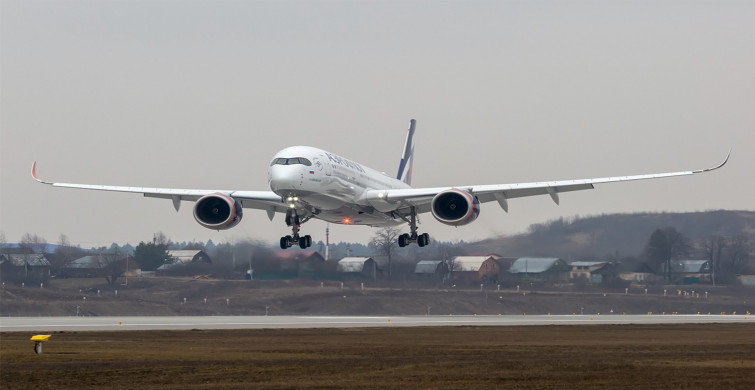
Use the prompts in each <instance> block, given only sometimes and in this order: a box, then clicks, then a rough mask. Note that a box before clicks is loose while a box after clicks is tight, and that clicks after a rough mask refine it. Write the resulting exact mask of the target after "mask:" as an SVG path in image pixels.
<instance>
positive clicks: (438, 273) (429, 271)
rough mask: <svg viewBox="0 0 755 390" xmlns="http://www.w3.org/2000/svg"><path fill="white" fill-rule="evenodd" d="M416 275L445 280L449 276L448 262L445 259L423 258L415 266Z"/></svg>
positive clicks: (440, 280) (433, 279)
mask: <svg viewBox="0 0 755 390" xmlns="http://www.w3.org/2000/svg"><path fill="white" fill-rule="evenodd" d="M414 275H415V276H417V277H418V278H420V279H423V280H428V281H439V282H445V281H446V280H447V279H448V276H449V269H448V264H447V263H446V262H445V261H443V260H421V261H419V262H417V264H416V265H415V266H414Z"/></svg>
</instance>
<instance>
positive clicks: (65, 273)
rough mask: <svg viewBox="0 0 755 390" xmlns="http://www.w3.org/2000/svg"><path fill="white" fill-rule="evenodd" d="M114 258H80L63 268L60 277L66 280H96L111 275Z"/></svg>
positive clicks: (93, 256)
mask: <svg viewBox="0 0 755 390" xmlns="http://www.w3.org/2000/svg"><path fill="white" fill-rule="evenodd" d="M114 261H115V258H114V257H113V256H106V255H89V256H84V257H79V258H78V259H75V260H72V261H70V262H68V263H67V264H66V265H64V266H63V268H61V270H60V275H61V276H62V277H66V278H94V277H100V276H108V275H110V274H111V269H110V264H111V263H113V262H114Z"/></svg>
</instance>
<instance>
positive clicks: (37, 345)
mask: <svg viewBox="0 0 755 390" xmlns="http://www.w3.org/2000/svg"><path fill="white" fill-rule="evenodd" d="M50 337H52V335H51V334H38V335H35V336H31V339H30V340H31V341H33V342H34V352H35V353H36V354H37V355H41V354H42V343H43V342H45V341H48V340H50Z"/></svg>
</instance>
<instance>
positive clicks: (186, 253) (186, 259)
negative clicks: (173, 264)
mask: <svg viewBox="0 0 755 390" xmlns="http://www.w3.org/2000/svg"><path fill="white" fill-rule="evenodd" d="M168 256H170V257H172V258H174V259H176V261H178V262H181V263H183V264H190V263H198V262H205V263H212V260H210V256H208V255H207V253H205V252H204V251H202V250H194V249H182V250H173V251H168Z"/></svg>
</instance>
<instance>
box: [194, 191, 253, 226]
mask: <svg viewBox="0 0 755 390" xmlns="http://www.w3.org/2000/svg"><path fill="white" fill-rule="evenodd" d="M243 214H244V213H243V209H242V208H241V203H239V201H237V200H235V199H233V198H231V197H230V196H227V195H223V194H220V193H214V194H209V195H205V196H203V197H201V198H199V200H198V201H197V204H196V205H194V219H196V220H197V222H199V224H200V225H202V226H204V227H206V228H208V229H213V230H225V229H230V228H232V227H234V226H236V225H238V223H239V222H241V217H242V216H243Z"/></svg>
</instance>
